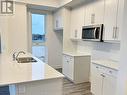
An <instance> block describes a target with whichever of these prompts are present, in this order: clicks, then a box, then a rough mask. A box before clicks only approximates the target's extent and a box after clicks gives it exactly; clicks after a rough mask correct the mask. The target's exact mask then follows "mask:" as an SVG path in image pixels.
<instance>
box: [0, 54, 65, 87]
mask: <svg viewBox="0 0 127 95" xmlns="http://www.w3.org/2000/svg"><path fill="white" fill-rule="evenodd" d="M21 55H22V57H25V56H27V57H33V58H34V59H36V60H37V62H34V63H17V62H16V61H13V60H12V55H11V56H10V55H9V54H0V86H1V85H8V84H16V83H22V82H31V81H38V80H46V79H55V78H63V77H64V75H62V74H61V73H59V72H58V71H56V70H55V69H53V68H52V67H50V66H49V65H48V64H46V63H44V62H42V61H41V60H39V59H38V58H36V57H34V56H32V55H31V54H25V55H23V54H21ZM20 57H21V56H20Z"/></svg>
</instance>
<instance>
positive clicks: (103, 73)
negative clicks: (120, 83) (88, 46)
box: [91, 64, 117, 95]
mask: <svg viewBox="0 0 127 95" xmlns="http://www.w3.org/2000/svg"><path fill="white" fill-rule="evenodd" d="M116 84H117V70H113V69H110V68H107V67H103V66H100V65H97V64H92V66H91V92H92V93H93V95H116Z"/></svg>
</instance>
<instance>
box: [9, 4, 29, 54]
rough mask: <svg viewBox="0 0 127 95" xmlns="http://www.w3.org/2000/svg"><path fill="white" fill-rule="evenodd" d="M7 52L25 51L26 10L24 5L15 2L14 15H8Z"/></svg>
mask: <svg viewBox="0 0 127 95" xmlns="http://www.w3.org/2000/svg"><path fill="white" fill-rule="evenodd" d="M7 37H8V39H9V40H8V45H9V46H8V48H9V52H13V51H19V50H24V51H27V10H26V5H24V4H20V3H16V4H15V12H14V15H12V16H9V17H8V36H7Z"/></svg>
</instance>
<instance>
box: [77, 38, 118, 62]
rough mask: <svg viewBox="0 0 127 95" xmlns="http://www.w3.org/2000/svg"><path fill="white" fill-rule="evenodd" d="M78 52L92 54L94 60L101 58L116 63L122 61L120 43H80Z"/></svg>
mask: <svg viewBox="0 0 127 95" xmlns="http://www.w3.org/2000/svg"><path fill="white" fill-rule="evenodd" d="M77 51H78V52H84V53H89V54H91V55H92V59H100V58H101V59H111V60H115V61H119V59H120V44H119V43H105V42H88V41H80V42H78V47H77Z"/></svg>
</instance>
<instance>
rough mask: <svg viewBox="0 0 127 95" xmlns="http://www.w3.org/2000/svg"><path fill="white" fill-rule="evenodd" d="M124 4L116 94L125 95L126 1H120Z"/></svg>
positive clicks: (126, 54)
mask: <svg viewBox="0 0 127 95" xmlns="http://www.w3.org/2000/svg"><path fill="white" fill-rule="evenodd" d="M120 2H123V4H124V12H123V20H122V22H121V25H122V26H123V27H122V31H121V33H122V37H121V53H120V67H119V75H118V90H117V91H118V94H117V95H127V0H120Z"/></svg>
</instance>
